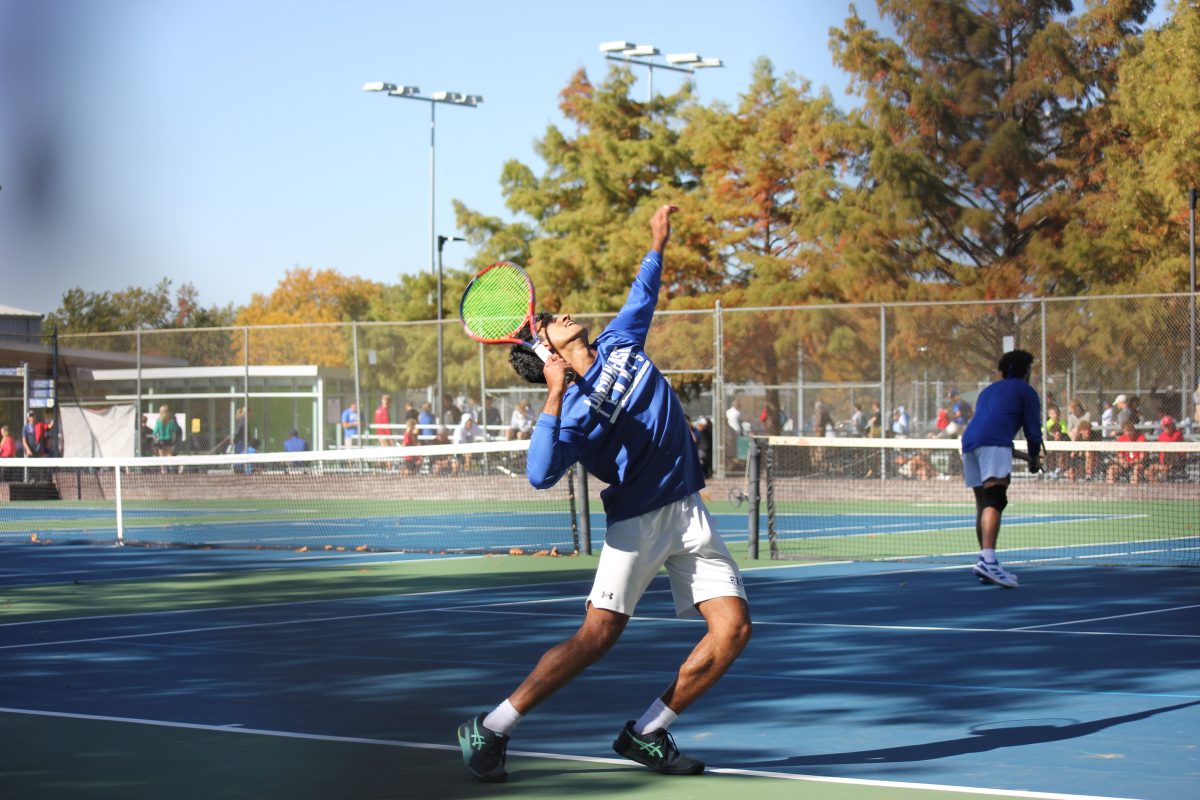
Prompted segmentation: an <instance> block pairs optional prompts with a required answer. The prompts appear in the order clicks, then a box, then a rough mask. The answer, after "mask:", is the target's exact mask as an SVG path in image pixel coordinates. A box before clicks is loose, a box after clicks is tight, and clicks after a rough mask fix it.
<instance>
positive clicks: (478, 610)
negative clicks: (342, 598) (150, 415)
mask: <svg viewBox="0 0 1200 800" xmlns="http://www.w3.org/2000/svg"><path fill="white" fill-rule="evenodd" d="M563 599H565V598H563ZM537 602H539V603H548V602H554V601H552V600H539V601H537ZM506 605H524V604H523V603H488V604H484V605H477V606H454V607H451V608H433V609H429V612H430V613H436V612H454V613H462V612H464V611H466V612H471V613H475V614H503V615H508V616H523V617H544V616H546V615H545V614H543V613H541V612H537V611H509V610H503V609H502V608H501V606H506ZM1146 613H1150V612H1146ZM630 620H631V621H632V620H639V621H641V622H664V623H681V624H685V625H703V624H704V620H703V619H696V618H694V617H689V618H687V619H680V618H679V617H648V616H643V615H641V614H636V615H634V616H632V617H630ZM1055 624H1064V625H1065V624H1070V623H1055ZM754 626H755V627H760V626H761V627H767V626H770V627H789V628H849V629H852V630H869V631H924V632H935V633H1034V634H1054V635H1058V636H1118V637H1123V636H1136V637H1143V638H1150V639H1200V634H1192V633H1121V632H1119V631H1042V630H1037V629H1036V627H1037V626H1034V627H1032V628H959V627H954V626H941V625H868V624H863V623H853V622H781V621H776V620H759V619H756V620H754ZM0 649H3V648H0Z"/></svg>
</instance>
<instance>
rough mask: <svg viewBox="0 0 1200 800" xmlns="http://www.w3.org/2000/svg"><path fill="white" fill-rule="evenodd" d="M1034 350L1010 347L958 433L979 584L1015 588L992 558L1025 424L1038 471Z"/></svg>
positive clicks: (1038, 419)
mask: <svg viewBox="0 0 1200 800" xmlns="http://www.w3.org/2000/svg"><path fill="white" fill-rule="evenodd" d="M1032 366H1033V355H1032V354H1030V353H1027V352H1025V351H1024V350H1012V351H1010V352H1007V353H1005V354H1004V355H1003V356H1001V358H1000V362H999V364H998V365H997V367H998V368H999V370H1000V380H998V381H996V382H995V383H993V384H991V385H990V386H988V387H987V388H986V389H984V390H983V391H982V392H980V393H979V400H978V401H977V402H976V404H975V406H976V407H975V416H974V417H972V418H971V421H970V423H969V424H968V425H967V430H966V432H965V433H964V434H963V437H962V457H963V478H964V479H965V480H966V484H967V486H970V487H971V489H973V490H974V492H975V538H976V539H978V540H979V561H978V562H976V564H975V569H974V573H975V576H976V577H977V578H979V581H980V582H981V583H991V584H996V585H998V586H1004V587H1006V588H1009V589H1015V588H1017V576H1016V575H1013V574H1012V573H1011V572H1009V571H1008V570H1006V569H1005V568H1004V567H1002V566H1000V562H999V561H997V560H996V540H997V539H998V538H999V536H1000V515H1001V514H1002V513H1003V512H1004V508H1005V506H1007V505H1008V484H1009V482H1010V480H1011V475H1012V461H1013V437H1014V436H1016V433H1017V431H1018V430H1020V429H1022V428H1024V429H1025V441H1026V442H1027V443H1028V445H1029V471H1030V472H1039V471H1041V461H1040V456H1041V452H1042V425H1041V418H1042V410H1041V405H1042V404H1041V399H1040V398H1039V397H1038V393H1037V390H1035V389H1034V388H1033V387H1032V386H1030V385H1029V371H1030V368H1031V367H1032Z"/></svg>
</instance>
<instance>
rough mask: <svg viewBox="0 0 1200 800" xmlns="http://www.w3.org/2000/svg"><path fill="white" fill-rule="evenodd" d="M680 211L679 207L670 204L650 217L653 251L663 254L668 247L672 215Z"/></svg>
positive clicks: (660, 207)
mask: <svg viewBox="0 0 1200 800" xmlns="http://www.w3.org/2000/svg"><path fill="white" fill-rule="evenodd" d="M678 210H679V206H674V205H671V204H670V203H667V204H666V205H662V206H659V207H658V208H656V209H655V210H654V216H652V217H650V235H651V238H652V240H653V244H652V245H651V247H650V249H651V250H654V251H656V252H659V253H661V252H662V251H663V248H664V247H666V246H667V240H668V239H670V238H671V215H672V214H674V213H675V212H676V211H678Z"/></svg>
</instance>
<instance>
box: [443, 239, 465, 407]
mask: <svg viewBox="0 0 1200 800" xmlns="http://www.w3.org/2000/svg"><path fill="white" fill-rule="evenodd" d="M465 241H466V239H464V238H463V237H461V236H438V237H437V413H438V419H441V414H442V409H444V408H445V407H446V404H445V402H443V400H442V247H444V246H445V244H446V242H465ZM445 424H446V420H444V419H443V420H442V425H443V426H445Z"/></svg>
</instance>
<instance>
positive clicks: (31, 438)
mask: <svg viewBox="0 0 1200 800" xmlns="http://www.w3.org/2000/svg"><path fill="white" fill-rule="evenodd" d="M45 433H46V423H44V422H38V419H37V412H36V411H30V412H29V413H28V414H27V415H26V417H25V427H23V428H22V429H21V446H22V447H23V448H24V451H25V458H41V457H42V436H44V435H45Z"/></svg>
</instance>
